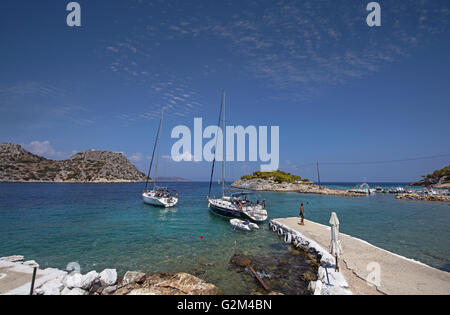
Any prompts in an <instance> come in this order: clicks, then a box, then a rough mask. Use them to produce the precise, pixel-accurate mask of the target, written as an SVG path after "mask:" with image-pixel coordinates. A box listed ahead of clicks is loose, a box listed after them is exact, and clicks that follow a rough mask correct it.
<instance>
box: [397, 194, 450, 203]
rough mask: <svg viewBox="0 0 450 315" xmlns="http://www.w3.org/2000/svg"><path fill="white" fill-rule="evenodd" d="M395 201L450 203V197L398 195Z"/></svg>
mask: <svg viewBox="0 0 450 315" xmlns="http://www.w3.org/2000/svg"><path fill="white" fill-rule="evenodd" d="M395 199H398V200H416V201H439V202H450V196H440V195H437V196H434V195H419V194H398V195H397V196H396V197H395Z"/></svg>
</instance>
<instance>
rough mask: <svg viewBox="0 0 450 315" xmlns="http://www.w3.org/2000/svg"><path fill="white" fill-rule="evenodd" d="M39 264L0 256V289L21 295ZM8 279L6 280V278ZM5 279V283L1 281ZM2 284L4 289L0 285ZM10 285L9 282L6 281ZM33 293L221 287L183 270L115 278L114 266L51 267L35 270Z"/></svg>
mask: <svg viewBox="0 0 450 315" xmlns="http://www.w3.org/2000/svg"><path fill="white" fill-rule="evenodd" d="M34 267H39V265H38V264H37V263H36V262H35V261H33V260H30V261H25V262H24V257H23V256H20V255H15V256H8V257H3V258H0V270H1V271H4V270H5V271H7V272H6V273H0V274H1V275H2V277H1V278H0V280H2V282H0V293H1V294H7V295H8V294H13V295H16V294H17V295H24V294H28V292H29V290H30V287H31V284H30V282H31V274H32V272H33V268H34ZM24 276H25V279H26V280H25V281H26V282H25V283H23V284H22V285H21V286H19V287H14V288H8V281H10V282H12V283H13V284H12V286H14V282H18V281H17V278H18V277H22V278H23V277H24ZM9 279H10V280H9ZM5 283H6V284H5ZM4 286H6V287H7V289H4V288H3V287H4ZM10 286H11V285H10ZM33 294H34V295H219V294H221V291H220V290H219V289H218V288H217V287H216V286H215V285H213V284H210V283H207V282H205V281H204V280H201V279H199V278H197V277H195V276H193V275H190V274H187V273H176V274H169V273H156V274H146V273H142V272H135V271H128V272H126V273H125V275H124V277H123V278H118V276H117V271H116V270H115V269H105V270H103V271H102V272H100V273H97V272H96V271H90V272H88V273H87V274H84V275H82V274H81V273H76V272H72V273H70V274H68V273H67V272H66V271H63V270H58V269H54V268H47V269H44V270H39V271H38V273H37V277H36V284H35V287H34V291H33Z"/></svg>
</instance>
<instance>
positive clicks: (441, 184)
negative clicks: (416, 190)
mask: <svg viewBox="0 0 450 315" xmlns="http://www.w3.org/2000/svg"><path fill="white" fill-rule="evenodd" d="M413 186H433V187H435V188H450V165H449V166H446V167H444V168H442V169H440V170H437V171H434V172H433V173H431V174H428V175H427V176H424V177H423V179H422V180H421V181H419V182H417V183H414V184H413Z"/></svg>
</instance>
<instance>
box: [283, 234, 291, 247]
mask: <svg viewBox="0 0 450 315" xmlns="http://www.w3.org/2000/svg"><path fill="white" fill-rule="evenodd" d="M284 242H285V243H286V244H290V243H291V242H292V235H291V234H290V233H286V234H285V235H284Z"/></svg>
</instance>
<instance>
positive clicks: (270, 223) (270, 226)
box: [269, 221, 273, 229]
mask: <svg viewBox="0 0 450 315" xmlns="http://www.w3.org/2000/svg"><path fill="white" fill-rule="evenodd" d="M272 226H273V223H272V221H270V222H269V228H270V229H272Z"/></svg>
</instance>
